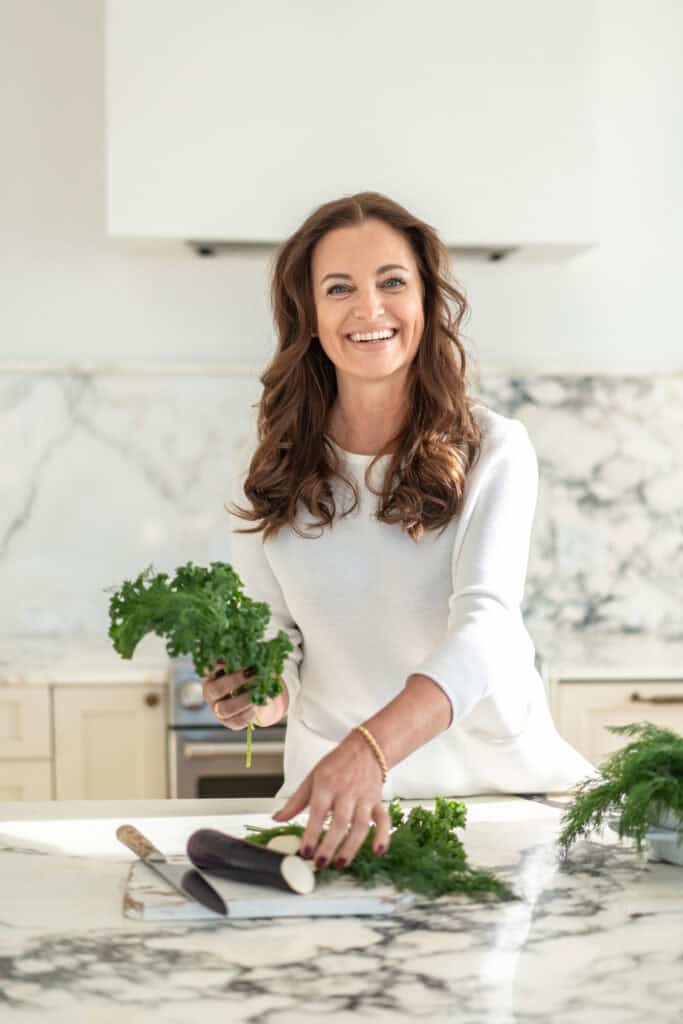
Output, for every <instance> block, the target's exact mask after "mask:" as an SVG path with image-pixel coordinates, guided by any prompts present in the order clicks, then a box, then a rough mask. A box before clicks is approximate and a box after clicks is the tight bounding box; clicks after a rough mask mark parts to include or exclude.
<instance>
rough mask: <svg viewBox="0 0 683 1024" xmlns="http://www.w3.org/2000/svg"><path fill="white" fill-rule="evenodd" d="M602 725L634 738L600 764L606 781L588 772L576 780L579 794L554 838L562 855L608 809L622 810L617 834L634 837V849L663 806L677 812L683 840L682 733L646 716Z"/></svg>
mask: <svg viewBox="0 0 683 1024" xmlns="http://www.w3.org/2000/svg"><path fill="white" fill-rule="evenodd" d="M605 728H606V729H608V730H609V732H613V733H626V734H628V735H629V736H637V737H638V738H637V739H635V740H634V741H633V742H632V743H628V744H627V745H626V746H625V747H622V748H621V749H619V750H617V751H615V752H614V753H613V754H611V755H610V756H609V757H608V758H607V760H606V761H605V762H604V763H603V764H601V765H600V766H599V771H600V773H601V774H602V776H603V778H604V780H605V781H604V782H598V783H596V782H595V780H594V779H593V778H589V779H584V781H583V782H581V783H579V785H578V786H577V796H576V798H575V799H574V801H573V803H572V804H570V806H569V807H568V808H567V809H566V811H565V813H564V815H563V817H562V822H561V824H562V825H563V828H562V831H561V833H560V836H559V839H558V843H559V844H560V848H561V851H562V853H563V855H564V856H566V854H567V851H568V850H569V847H570V846H571V844H572V843H573V842H574V840H575V839H576V838H577V836H579V835H581V836H587V835H588V833H589V832H590V831H591V830H592V829H595V828H598V827H599V826H600V825H602V822H603V818H604V817H605V816H606V815H607V813H608V812H610V811H617V812H620V814H621V816H620V818H619V826H618V828H619V838H620V839H621V838H622V837H623V836H624V835H628V836H632V837H634V838H635V840H636V846H637V849H638V853H640V852H641V849H642V843H643V839H644V837H645V833H646V832H647V830H648V827H649V826H651V825H652V822H653V821H654V820H656V818H657V816H658V815H659V814H661V812H662V811H665V810H671V811H674V813H677V814H678V815H680V818H681V826H680V828H679V830H678V835H679V842H683V736H681V735H679V734H678V733H676V732H673V731H672V730H670V729H660V728H659V727H658V726H656V725H652V724H651V723H650V722H632V723H630V724H629V725H608V726H606V727H605Z"/></svg>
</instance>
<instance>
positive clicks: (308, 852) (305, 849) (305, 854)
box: [301, 846, 313, 857]
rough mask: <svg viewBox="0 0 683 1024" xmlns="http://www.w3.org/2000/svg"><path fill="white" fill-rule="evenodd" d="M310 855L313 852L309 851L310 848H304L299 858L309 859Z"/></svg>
mask: <svg viewBox="0 0 683 1024" xmlns="http://www.w3.org/2000/svg"><path fill="white" fill-rule="evenodd" d="M312 853H313V850H312V849H311V847H310V846H304V848H303V850H302V851H301V856H302V857H310V856H311V854H312Z"/></svg>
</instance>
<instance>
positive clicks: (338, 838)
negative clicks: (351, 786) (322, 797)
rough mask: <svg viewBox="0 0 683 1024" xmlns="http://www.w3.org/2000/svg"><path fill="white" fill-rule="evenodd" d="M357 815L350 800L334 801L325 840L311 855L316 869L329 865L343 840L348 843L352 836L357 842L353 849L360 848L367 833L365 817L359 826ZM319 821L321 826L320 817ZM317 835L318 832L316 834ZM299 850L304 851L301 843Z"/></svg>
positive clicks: (303, 845)
mask: <svg viewBox="0 0 683 1024" xmlns="http://www.w3.org/2000/svg"><path fill="white" fill-rule="evenodd" d="M356 806H357V807H358V806H361V805H356ZM357 815H358V811H356V814H354V807H353V801H352V800H349V799H348V798H346V799H343V798H338V799H337V801H336V803H335V805H334V809H333V814H332V821H331V823H330V827H329V828H328V830H327V832H326V833H325V838H324V839H323V840H322V842H321V843H320V846H319V847H318V849H317V850H315V851H314V854H313V855H314V856H315V865H316V867H318V868H322V867H325V865H326V864H329V863H330V862H331V861H332V860H333V859H334V858H335V852H336V850H337V847H338V846H340V845H341V844H342V843H344V841H345V840H346V841H350V840H351V837H352V836H353V837H354V839H357V840H358V842H357V846H356V848H355V849H356V850H357V849H358V847H359V846H360V844H361V843H362V842H363V840H364V839H365V837H366V835H367V832H368V820H367V817H366V820H365V822H364V824H363V825H362V826H361V824H360V821H361V818H360V817H358V816H357ZM352 818H353V822H352ZM320 820H321V824H322V817H321V819H320ZM349 825H351V826H352V827H351V831H350V832H349ZM309 826H310V818H309ZM309 826H307V827H306V831H305V832H304V837H303V838H304V839H305V838H306V834H307V833H308V828H309ZM318 834H319V832H318ZM301 849H302V851H303V850H305V843H304V842H302V844H301ZM354 852H355V851H354Z"/></svg>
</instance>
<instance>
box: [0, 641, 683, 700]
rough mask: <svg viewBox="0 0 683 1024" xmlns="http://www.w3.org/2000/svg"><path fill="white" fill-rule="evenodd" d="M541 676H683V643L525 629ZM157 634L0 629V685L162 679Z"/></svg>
mask: <svg viewBox="0 0 683 1024" xmlns="http://www.w3.org/2000/svg"><path fill="white" fill-rule="evenodd" d="M529 633H530V635H531V637H532V640H533V641H534V645H535V648H536V651H537V652H538V654H539V655H540V656H541V659H542V672H543V675H544V676H545V678H546V679H551V678H561V679H576V680H581V679H596V680H597V679H599V680H605V679H625V678H627V679H639V680H646V679H657V680H664V679H674V680H683V642H680V643H679V642H677V641H672V640H666V639H663V638H658V637H656V636H652V635H650V634H625V633H624V634H620V633H607V632H604V631H600V630H596V629H587V630H584V631H582V632H577V631H575V630H563V629H560V628H557V627H551V628H533V629H532V628H530V629H529ZM170 667H171V660H170V658H169V656H168V654H167V652H166V647H165V643H164V641H163V639H162V638H160V637H157V636H153V635H148V636H146V637H144V638H143V640H141V641H140V643H139V644H138V647H137V648H136V651H135V654H134V655H133V657H132V658H131V659H124V658H121V657H120V655H118V654H117V653H116V651H115V650H114V648H113V647H112V644H111V641H110V640H109V638H108V637H107V636H106V635H105V636H102V637H100V636H92V635H87V634H85V635H60V634H48V635H44V634H43V635H41V634H18V635H17V634H14V635H7V634H5V635H0V686H2V685H19V684H26V685H43V686H44V685H49V684H52V683H54V684H57V683H71V684H76V683H84V684H93V683H166V682H167V681H168V676H169V671H170Z"/></svg>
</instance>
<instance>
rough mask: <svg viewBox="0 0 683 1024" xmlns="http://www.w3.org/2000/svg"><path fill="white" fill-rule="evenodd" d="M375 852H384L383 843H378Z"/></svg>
mask: <svg viewBox="0 0 683 1024" xmlns="http://www.w3.org/2000/svg"><path fill="white" fill-rule="evenodd" d="M377 853H384V843H380V844H379V846H378V847H377Z"/></svg>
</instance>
